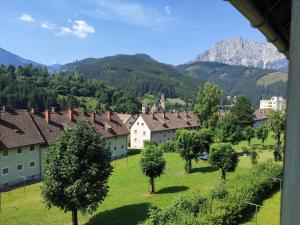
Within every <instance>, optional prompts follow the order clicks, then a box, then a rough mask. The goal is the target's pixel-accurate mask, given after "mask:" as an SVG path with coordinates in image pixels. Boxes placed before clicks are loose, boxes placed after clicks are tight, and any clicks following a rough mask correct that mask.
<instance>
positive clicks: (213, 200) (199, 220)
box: [144, 162, 282, 225]
mask: <svg viewBox="0 0 300 225" xmlns="http://www.w3.org/2000/svg"><path fill="white" fill-rule="evenodd" d="M281 175H282V166H280V165H278V164H275V163H272V162H266V163H260V164H257V165H254V166H253V167H252V168H250V169H249V170H248V171H247V172H244V173H242V174H240V175H239V176H236V177H235V178H233V179H231V180H230V181H229V182H227V183H226V184H223V185H220V186H217V187H215V188H214V189H213V190H212V191H211V193H210V195H209V197H208V198H206V199H204V198H203V197H201V196H200V195H199V194H195V195H193V196H192V197H185V198H181V199H179V200H177V201H175V203H174V204H173V205H172V206H170V207H167V208H165V209H152V210H151V211H150V213H149V219H148V220H147V221H146V222H145V223H144V225H235V224H239V222H240V221H241V219H242V217H243V218H245V216H249V215H250V214H251V213H253V210H254V208H253V207H252V206H251V205H249V204H247V202H254V203H257V204H260V203H261V202H262V200H263V199H264V198H265V197H266V196H267V195H269V194H270V193H271V192H273V191H274V189H275V188H276V187H277V186H278V184H277V182H276V181H275V180H274V177H278V176H281Z"/></svg>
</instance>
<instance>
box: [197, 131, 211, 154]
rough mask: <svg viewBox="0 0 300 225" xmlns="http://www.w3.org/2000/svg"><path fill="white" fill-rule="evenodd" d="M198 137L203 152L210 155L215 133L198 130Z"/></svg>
mask: <svg viewBox="0 0 300 225" xmlns="http://www.w3.org/2000/svg"><path fill="white" fill-rule="evenodd" d="M198 135H199V136H198V137H199V138H200V142H201V146H202V149H201V151H205V152H207V153H209V150H210V145H211V144H212V143H213V138H214V132H213V131H212V130H211V129H209V128H202V129H200V130H198Z"/></svg>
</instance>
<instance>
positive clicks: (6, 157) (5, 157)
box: [2, 149, 9, 159]
mask: <svg viewBox="0 0 300 225" xmlns="http://www.w3.org/2000/svg"><path fill="white" fill-rule="evenodd" d="M4 151H7V156H4V155H3V152H4ZM8 158H9V150H8V149H5V150H3V151H2V159H8Z"/></svg>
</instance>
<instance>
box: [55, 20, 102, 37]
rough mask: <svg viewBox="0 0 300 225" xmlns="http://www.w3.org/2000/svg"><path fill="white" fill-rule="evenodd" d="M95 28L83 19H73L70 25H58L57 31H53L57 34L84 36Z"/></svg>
mask: <svg viewBox="0 0 300 225" xmlns="http://www.w3.org/2000/svg"><path fill="white" fill-rule="evenodd" d="M95 31H96V30H95V28H94V27H92V26H91V25H89V24H88V23H87V22H85V21H84V20H75V21H74V22H73V24H72V27H59V31H58V32H57V33H55V35H57V36H66V35H68V34H72V35H75V36H77V37H79V38H86V37H87V36H88V35H89V34H92V33H94V32H95Z"/></svg>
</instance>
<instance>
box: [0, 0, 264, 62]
mask: <svg viewBox="0 0 300 225" xmlns="http://www.w3.org/2000/svg"><path fill="white" fill-rule="evenodd" d="M1 1H2V4H1V8H0V20H1V23H0V30H1V32H0V47H1V48H3V49H6V50H8V51H10V52H12V53H14V54H17V55H19V56H21V57H23V58H26V59H30V60H33V61H36V62H39V63H43V64H47V65H49V64H54V63H61V64H64V63H67V62H72V61H75V60H80V59H84V58H88V57H94V58H100V57H105V56H111V55H116V54H136V53H145V54H148V55H150V56H151V57H153V58H154V59H156V60H158V61H160V62H164V63H168V64H173V65H178V64H182V63H185V62H187V61H189V60H191V59H193V58H195V57H196V55H198V54H199V53H200V52H202V51H204V50H206V49H208V48H210V47H212V46H213V44H214V43H215V42H217V41H219V40H224V39H228V38H234V37H240V36H241V37H243V38H246V39H249V40H254V41H259V42H266V40H265V38H264V37H263V36H262V35H261V34H260V33H259V32H258V31H257V30H256V29H254V28H252V27H251V26H250V24H249V22H248V21H247V20H246V19H245V18H244V17H243V16H242V15H241V14H240V13H239V12H238V11H237V10H236V9H235V8H233V6H232V5H230V4H229V3H228V2H226V1H224V0H209V1H205V0H9V1H8V0H0V2H1Z"/></svg>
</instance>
